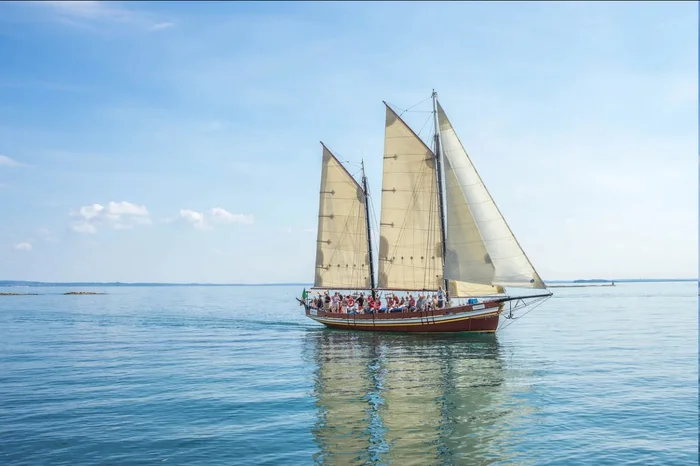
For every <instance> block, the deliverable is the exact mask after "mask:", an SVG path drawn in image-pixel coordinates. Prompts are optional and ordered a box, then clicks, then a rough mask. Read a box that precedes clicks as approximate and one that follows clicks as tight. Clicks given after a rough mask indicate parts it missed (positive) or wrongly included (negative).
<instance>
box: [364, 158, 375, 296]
mask: <svg viewBox="0 0 700 466" xmlns="http://www.w3.org/2000/svg"><path fill="white" fill-rule="evenodd" d="M362 190H363V191H364V193H365V220H366V222H365V223H367V251H368V252H369V283H370V287H371V289H372V299H374V298H375V297H376V294H375V289H376V285H375V283H374V259H373V258H372V230H371V229H370V223H369V190H368V189H367V176H366V175H365V161H364V160H363V161H362Z"/></svg>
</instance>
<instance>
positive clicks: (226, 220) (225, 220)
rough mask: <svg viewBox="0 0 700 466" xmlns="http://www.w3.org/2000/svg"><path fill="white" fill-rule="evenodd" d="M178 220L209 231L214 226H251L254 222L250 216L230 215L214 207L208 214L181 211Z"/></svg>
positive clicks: (224, 210) (188, 210) (186, 210)
mask: <svg viewBox="0 0 700 466" xmlns="http://www.w3.org/2000/svg"><path fill="white" fill-rule="evenodd" d="M179 218H180V219H182V220H184V221H185V222H187V223H190V224H191V225H192V226H193V227H195V228H196V229H198V230H210V229H212V228H213V227H214V225H217V224H218V225H222V224H232V223H240V224H244V225H251V224H253V222H254V218H253V216H252V215H248V214H232V213H231V212H229V211H227V210H226V209H223V208H221V207H214V208H212V209H209V211H208V212H197V211H195V210H190V209H181V210H180V215H179Z"/></svg>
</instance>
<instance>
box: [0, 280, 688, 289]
mask: <svg viewBox="0 0 700 466" xmlns="http://www.w3.org/2000/svg"><path fill="white" fill-rule="evenodd" d="M697 281H698V279H697V278H620V279H611V280H603V279H590V280H545V283H547V284H549V283H552V284H555V283H575V284H583V283H611V282H615V283H654V282H697ZM34 286H36V287H40V286H45V287H49V286H61V287H92V286H132V287H135V286H151V287H153V286H305V287H312V286H313V284H312V283H148V282H141V283H126V282H36V281H23V280H0V287H34Z"/></svg>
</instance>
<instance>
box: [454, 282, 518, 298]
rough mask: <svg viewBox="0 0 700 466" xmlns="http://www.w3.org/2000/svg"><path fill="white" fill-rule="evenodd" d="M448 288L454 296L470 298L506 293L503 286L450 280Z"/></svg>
mask: <svg viewBox="0 0 700 466" xmlns="http://www.w3.org/2000/svg"><path fill="white" fill-rule="evenodd" d="M447 289H448V292H449V294H450V297H452V298H468V297H471V296H489V295H493V294H499V293H504V292H505V290H504V289H503V287H502V286H493V285H481V284H478V283H468V282H460V281H457V280H448V281H447Z"/></svg>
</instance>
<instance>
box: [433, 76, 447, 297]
mask: <svg viewBox="0 0 700 466" xmlns="http://www.w3.org/2000/svg"><path fill="white" fill-rule="evenodd" d="M432 98H433V117H434V120H435V136H434V143H435V172H436V176H437V192H438V209H439V211H440V243H441V246H442V258H443V262H442V283H443V288H444V290H445V301H448V300H449V298H450V295H449V289H450V287H449V282H448V279H447V277H446V276H445V259H446V257H447V243H446V235H445V200H444V197H443V194H442V193H443V180H442V160H441V159H442V154H441V151H440V123H439V122H438V113H437V92H435V89H433V94H432Z"/></svg>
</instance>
